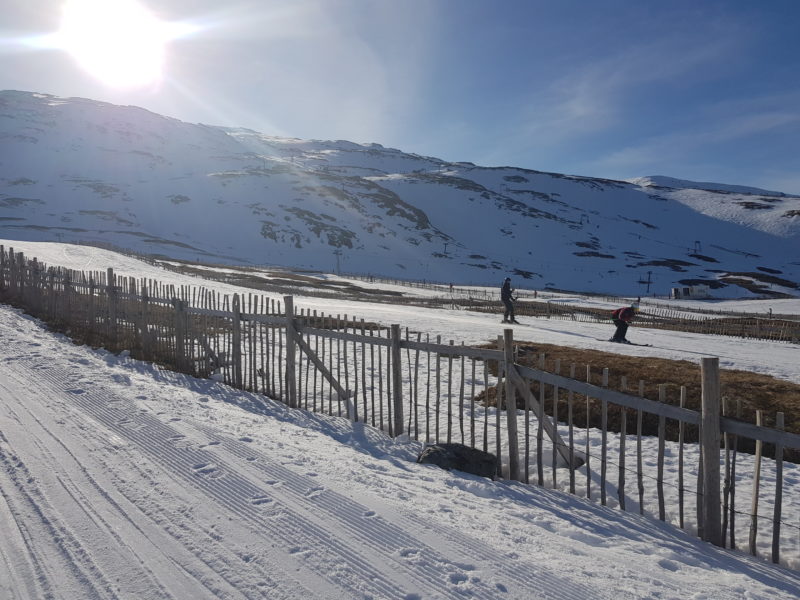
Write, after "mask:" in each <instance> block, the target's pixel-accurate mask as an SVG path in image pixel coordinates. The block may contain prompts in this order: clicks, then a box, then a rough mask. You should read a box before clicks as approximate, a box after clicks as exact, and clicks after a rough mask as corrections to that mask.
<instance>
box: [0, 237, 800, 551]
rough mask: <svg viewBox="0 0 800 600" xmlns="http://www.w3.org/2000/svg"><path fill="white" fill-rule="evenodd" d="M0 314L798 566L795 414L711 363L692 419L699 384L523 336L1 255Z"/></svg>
mask: <svg viewBox="0 0 800 600" xmlns="http://www.w3.org/2000/svg"><path fill="white" fill-rule="evenodd" d="M0 301H2V302H5V303H10V304H15V305H18V306H22V307H24V308H25V309H26V310H27V311H28V312H30V313H31V314H33V315H34V316H37V317H40V318H42V319H43V320H46V321H47V322H49V323H51V324H52V325H53V326H54V327H57V328H59V329H61V330H63V331H66V332H68V333H69V334H70V335H71V336H72V337H73V338H74V339H76V340H77V341H82V342H85V343H87V344H92V345H95V346H104V347H105V348H107V349H108V350H111V351H114V352H119V351H122V350H127V351H129V352H130V353H131V356H133V357H134V358H138V359H142V360H148V361H153V362H157V363H159V364H162V365H165V366H167V367H168V368H171V369H174V370H176V371H180V372H183V373H188V374H191V375H194V376H198V377H211V378H213V379H216V380H218V381H221V382H223V383H225V384H227V385H230V386H233V387H235V388H237V389H241V390H246V391H251V392H255V393H257V394H262V395H264V396H268V397H270V398H273V399H276V400H279V401H282V402H285V403H286V404H287V405H289V406H291V407H297V408H300V409H304V410H309V411H313V412H319V413H324V414H328V415H335V416H339V417H343V418H348V419H350V420H353V421H359V422H363V423H366V424H368V425H370V426H373V427H375V428H378V429H380V430H382V431H385V432H387V433H388V434H389V435H391V436H395V437H397V436H407V437H408V438H410V439H414V440H419V441H421V442H423V443H426V444H430V443H437V442H457V443H461V444H465V445H468V446H471V447H473V448H478V449H481V450H484V451H487V452H491V453H493V454H494V455H495V456H496V457H497V460H498V465H499V467H500V473H501V476H502V477H505V478H508V479H513V480H518V481H521V482H525V483H532V484H533V483H535V484H537V485H542V486H548V487H553V488H556V489H561V490H564V491H565V492H569V493H572V494H576V495H578V496H583V497H586V498H590V499H593V500H597V501H599V502H601V503H602V504H604V505H608V506H614V507H618V508H619V509H621V510H626V511H634V512H639V513H641V514H648V515H652V516H653V517H654V518H658V519H661V520H664V521H669V522H672V523H674V524H675V525H676V526H679V527H681V528H684V529H686V530H687V531H690V532H693V533H696V534H697V535H699V536H700V537H701V538H703V539H705V540H708V541H710V542H712V543H715V544H718V545H727V546H728V547H731V548H733V547H738V548H741V549H745V548H746V549H747V550H748V551H749V552H751V553H753V554H762V555H764V556H768V557H769V558H770V559H771V560H773V561H775V562H779V561H781V562H783V563H784V564H798V565H800V527H798V515H800V499H798V498H797V496H798V494H796V493H794V494H791V495H785V494H784V493H783V492H784V489H783V488H784V484H785V481H790V480H792V481H797V480H798V479H800V468H798V466H797V465H794V464H791V463H786V462H785V461H784V460H783V455H784V451H785V449H795V450H800V435H797V434H794V433H790V432H786V431H783V430H782V422H783V421H782V415H778V417H777V418H776V427H775V428H769V427H764V426H763V425H760V424H755V425H754V424H749V423H745V422H743V421H741V420H739V419H737V418H736V417H735V416H734V415H735V414H736V413H735V411H734V409H733V407H729V406H722V407H721V399H720V394H719V369H718V361H717V359H703V362H702V378H703V398H702V406H703V410H702V411H700V412H697V411H692V410H688V409H686V408H684V407H683V406H684V404H685V403H686V402H685V401H686V398H685V395H686V393H685V388H684V390H682V393H681V404H680V405H679V406H674V405H671V404H668V403H667V402H665V398H664V396H663V394H662V393H661V392H660V393H659V399H658V400H656V399H648V398H644V397H643V395H644V394H643V390H644V389H645V386H644V382H639V384H638V390H639V391H638V393H637V392H636V389H637V386H635V385H633V386H631V387H632V389H628V387H629V386H628V383H627V382H626V381H624V380H623V381H622V383H621V387H622V389H621V390H614V389H609V388H608V380H609V377H608V371H607V370H604V371H603V373H602V376H601V378H600V380H599V381H597V380H596V379H597V378H596V377H595V381H592V376H593V373H592V372H591V370H590V369H589V367H588V366H587V368H586V373H585V374H586V377H585V381H583V380H582V379H583V378H582V377H581V370H580V369H579V368H578V365H575V364H571V365H560V364H557V365H556V366H555V368H554V369H553V372H551V371H547V370H545V368H544V363H545V359H544V356H541V357H540V361H539V365H538V368H533V367H531V366H524V365H521V364H519V363H518V361H517V360H515V358H516V357H515V348H514V340H513V338H512V330H510V329H508V330H505V331H504V335H503V336H502V337H500V338H498V340H497V347H496V348H494V349H492V348H488V349H487V348H473V347H467V346H464V345H458V344H454V343H453V342H452V341H445V340H442V339H441V338H439V337H437V338H435V339H431V337H430V336H429V335H427V334H423V333H421V332H413V331H410V330H409V329H402V328H401V327H400V326H399V325H393V326H391V327H388V328H387V327H383V326H380V325H378V324H375V323H369V322H365V321H364V320H363V319H358V318H355V317H353V316H352V315H335V316H334V315H325V314H322V313H318V312H317V311H311V310H298V309H297V308H296V307H295V306H294V302H293V299H292V297H291V296H287V297H284V298H283V302H280V301H276V300H275V299H272V298H267V297H264V296H260V295H257V294H246V295H242V294H236V295H233V296H220V295H219V294H216V293H214V292H211V291H209V290H206V289H204V288H200V287H192V288H189V287H185V286H183V287H181V286H173V285H165V284H162V283H159V282H157V281H153V280H149V279H140V280H135V279H133V278H126V277H119V276H117V275H115V274H114V273H113V271H112V270H111V269H109V270H107V271H104V272H89V273H87V272H75V271H70V270H67V269H61V268H53V267H46V266H45V265H42V264H40V263H38V262H37V261H36V260H35V259H32V260H28V259H26V258H25V257H24V256H23V255H22V254H19V253H14V252H13V249H9V250H8V251H6V250H5V249H4V248H3V247H2V246H0ZM562 367H563V368H562ZM562 370H564V371H566V374H562V373H561V371H562ZM662 389H663V388H662ZM512 407H513V408H514V410H509V409H510V408H512ZM737 410H739V411H740V408H739V409H737ZM723 413H724V414H723ZM598 416H599V418H597V417H598ZM649 418H655V419H657V420H658V429H657V432H658V433H657V435H656V436H648V435H644V434H643V426H642V424H643V422H644V420H645V419H649ZM670 421H672V422H677V423H678V429H679V435H678V438H677V441H676V440H672V439H667V437H666V433H665V431H666V426H667V423H668V422H670ZM612 424H614V425H613V426H612ZM692 430H693V431H692ZM689 433H691V436H690V435H688V434H689ZM686 438H691V439H699V440H701V443H700V444H688V443H685V441H684V440H685V439H686ZM743 438H747V439H749V440H755V441H756V442H757V446H758V447H761V446H762V445H765V444H767V445H771V446H772V448H773V452H772V456H774V459H767V458H764V456H763V453H757V454H756V455H750V454H745V453H743V452H742V451H740V450H739V445H740V443H741V440H742V439H743ZM651 457H656V458H655V465H653V464H650V458H651ZM787 470H791V477H787V476H786V475H785V473H786V472H787ZM795 485H796V484H795ZM743 494H744V500H743V499H742V497H743ZM748 500H749V508H748V506H747V504H748V502H747V501H748ZM787 515H788V516H787Z"/></svg>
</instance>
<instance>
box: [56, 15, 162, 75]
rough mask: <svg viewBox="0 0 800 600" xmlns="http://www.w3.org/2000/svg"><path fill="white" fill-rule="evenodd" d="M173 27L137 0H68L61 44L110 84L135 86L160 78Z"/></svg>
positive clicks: (90, 72) (60, 35)
mask: <svg viewBox="0 0 800 600" xmlns="http://www.w3.org/2000/svg"><path fill="white" fill-rule="evenodd" d="M169 37H170V33H169V27H168V26H167V24H166V23H164V22H162V21H160V20H159V19H157V18H156V17H155V16H154V15H153V14H152V13H151V12H150V11H148V10H147V9H146V8H145V7H144V6H143V5H141V4H139V3H138V2H135V1H134V0H69V1H68V2H66V4H65V5H64V7H63V13H62V21H61V28H60V30H59V32H58V40H59V46H60V47H61V48H62V49H64V50H66V51H67V52H69V53H70V54H71V55H72V56H73V57H74V58H75V60H76V61H77V62H78V64H79V65H80V66H81V67H82V68H83V69H84V70H85V71H86V72H88V73H89V74H91V75H92V76H93V77H95V78H97V79H99V80H100V81H102V82H103V83H105V84H106V85H109V86H111V87H118V88H132V87H143V86H148V85H153V84H155V83H157V82H158V81H160V79H161V77H162V70H163V64H164V50H165V45H166V42H167V41H168V39H169Z"/></svg>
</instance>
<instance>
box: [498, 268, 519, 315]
mask: <svg viewBox="0 0 800 600" xmlns="http://www.w3.org/2000/svg"><path fill="white" fill-rule="evenodd" d="M500 300H502V301H503V304H504V305H505V307H506V312H505V314H504V315H503V323H519V321H517V320H516V319H515V318H514V300H516V298H514V290H512V289H511V277H506V278H505V281H503V287H501V288H500Z"/></svg>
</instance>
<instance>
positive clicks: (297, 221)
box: [0, 91, 800, 297]
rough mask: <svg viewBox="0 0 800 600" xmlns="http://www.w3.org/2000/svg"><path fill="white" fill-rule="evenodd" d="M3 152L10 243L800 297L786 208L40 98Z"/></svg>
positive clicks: (25, 100)
mask: <svg viewBox="0 0 800 600" xmlns="http://www.w3.org/2000/svg"><path fill="white" fill-rule="evenodd" d="M0 139H2V146H3V152H2V158H1V159H0V209H1V210H2V212H0V237H5V238H9V239H19V240H28V241H89V242H105V243H111V244H114V245H116V246H120V247H124V248H130V249H134V250H137V251H139V252H145V253H152V254H160V255H165V256H170V257H178V258H183V259H202V260H206V261H213V262H220V263H237V264H274V265H284V266H289V267H295V268H305V269H314V270H324V271H332V270H336V271H342V272H355V273H376V274H377V273H379V274H382V275H388V276H395V277H403V278H412V279H432V280H439V281H455V282H460V283H466V282H472V283H485V284H490V285H494V284H496V283H497V282H498V281H499V280H501V279H502V277H504V276H505V275H507V274H511V275H512V276H514V277H515V278H517V279H518V280H519V281H520V282H524V285H525V286H526V287H538V288H545V287H549V288H556V289H570V290H588V291H597V292H610V293H618V294H627V295H642V294H645V293H648V292H649V293H658V294H666V293H668V291H669V288H670V287H672V286H676V285H680V284H683V285H687V284H690V283H700V282H704V283H708V284H710V285H711V286H712V287H713V288H714V294H715V295H716V296H719V297H740V296H748V295H759V296H764V295H766V296H773V297H778V296H782V295H792V296H796V295H798V294H800V285H799V284H798V282H800V260H798V257H797V247H798V243H800V198H797V197H793V196H787V195H785V194H781V193H777V192H767V191H763V190H753V189H751V188H746V189H737V188H731V187H730V186H728V187H727V188H726V187H725V186H722V185H716V186H710V185H706V184H703V185H702V186H697V187H687V186H686V185H685V184H686V183H687V182H683V184H682V185H679V184H677V183H675V181H676V180H673V181H672V182H670V181H664V180H660V179H658V178H645V179H644V180H642V181H638V180H637V182H634V183H630V182H623V181H611V180H604V179H593V178H587V177H578V176H571V175H562V174H557V173H544V172H539V171H533V170H529V169H521V168H513V167H502V168H488V167H480V166H476V165H473V164H470V163H448V162H445V161H442V160H439V159H436V158H431V157H424V156H419V155H414V154H406V153H404V152H401V151H400V150H395V149H389V148H384V147H383V146H380V145H378V144H366V145H361V144H355V143H352V142H345V141H304V140H297V139H286V138H277V137H271V136H268V135H264V134H262V133H258V132H255V131H251V130H243V129H229V128H221V127H213V126H208V125H196V124H189V123H184V122H181V121H178V120H175V119H171V118H166V117H163V116H160V115H157V114H154V113H151V112H148V111H146V110H143V109H140V108H136V107H129V106H128V107H123V106H114V105H110V104H105V103H101V102H96V101H92V100H85V99H77V98H69V99H67V98H57V97H53V96H48V95H44V94H35V93H29V92H14V91H5V92H0ZM667 183H669V185H675V186H676V187H668V186H667V185H665V184H667ZM704 188H714V189H704Z"/></svg>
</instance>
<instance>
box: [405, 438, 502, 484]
mask: <svg viewBox="0 0 800 600" xmlns="http://www.w3.org/2000/svg"><path fill="white" fill-rule="evenodd" d="M417 462H418V463H423V464H431V465H437V466H439V467H441V468H443V469H447V470H448V471H449V470H450V469H456V470H458V471H464V472H465V473H472V474H473V475H479V476H480V477H488V478H490V479H494V477H495V475H496V474H497V458H496V457H495V455H494V454H491V453H489V452H484V451H483V450H477V449H475V448H470V447H469V446H465V445H463V444H434V445H431V446H428V447H426V448H425V449H424V450H423V451H422V454H420V455H419V458H417Z"/></svg>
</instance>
